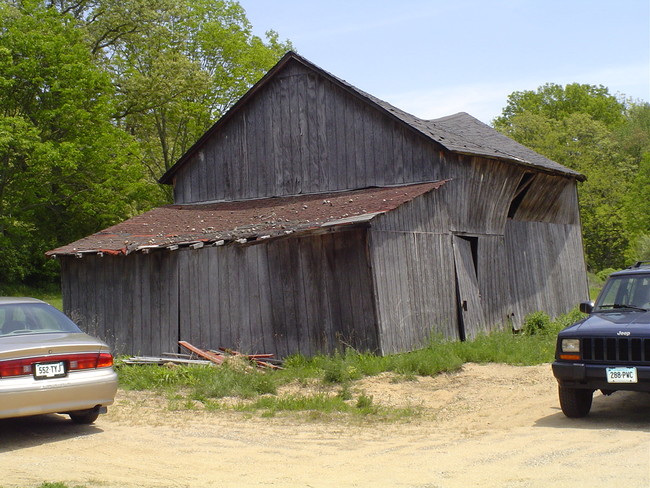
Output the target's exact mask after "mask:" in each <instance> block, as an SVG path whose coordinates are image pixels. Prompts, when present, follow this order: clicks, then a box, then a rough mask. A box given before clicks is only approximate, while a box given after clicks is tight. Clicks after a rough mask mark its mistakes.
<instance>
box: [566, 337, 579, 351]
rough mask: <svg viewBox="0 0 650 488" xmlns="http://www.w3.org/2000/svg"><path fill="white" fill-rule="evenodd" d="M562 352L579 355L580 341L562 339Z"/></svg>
mask: <svg viewBox="0 0 650 488" xmlns="http://www.w3.org/2000/svg"><path fill="white" fill-rule="evenodd" d="M562 352H568V353H579V352H580V339H562Z"/></svg>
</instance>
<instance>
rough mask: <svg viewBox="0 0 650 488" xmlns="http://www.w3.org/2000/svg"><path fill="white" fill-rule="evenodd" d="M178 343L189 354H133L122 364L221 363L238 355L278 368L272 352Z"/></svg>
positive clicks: (260, 364) (262, 366) (277, 362)
mask: <svg viewBox="0 0 650 488" xmlns="http://www.w3.org/2000/svg"><path fill="white" fill-rule="evenodd" d="M178 344H179V345H180V346H181V347H183V348H185V349H187V350H188V351H190V354H178V353H163V355H162V356H161V357H152V356H133V357H130V358H129V359H126V360H124V361H123V362H124V364H156V365H163V364H169V363H172V364H203V365H206V364H216V365H221V364H223V363H224V361H226V360H227V359H228V358H231V357H239V358H243V359H246V360H248V361H250V362H252V363H253V364H255V365H256V366H257V367H259V368H270V369H280V361H278V360H277V359H274V358H273V354H243V353H240V352H237V351H234V350H232V349H227V348H219V349H218V350H214V349H201V348H200V347H196V346H194V345H192V344H190V343H189V342H187V341H178Z"/></svg>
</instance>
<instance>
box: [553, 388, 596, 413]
mask: <svg viewBox="0 0 650 488" xmlns="http://www.w3.org/2000/svg"><path fill="white" fill-rule="evenodd" d="M558 391H559V394H560V407H562V412H563V413H564V415H566V416H567V417H569V418H580V417H585V416H586V415H587V414H588V413H589V410H591V401H592V400H593V397H594V391H593V390H585V389H581V388H567V387H565V386H560V387H559V389H558Z"/></svg>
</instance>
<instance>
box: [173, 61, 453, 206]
mask: <svg viewBox="0 0 650 488" xmlns="http://www.w3.org/2000/svg"><path fill="white" fill-rule="evenodd" d="M435 146H436V145H435V143H432V142H431V141H430V140H426V139H425V138H424V137H423V136H420V135H418V134H416V133H415V132H414V131H413V130H410V129H408V128H406V127H405V126H404V124H402V123H398V122H397V121H395V120H393V119H391V118H389V117H387V116H386V115H385V114H383V113H381V114H380V113H379V110H378V109H376V108H375V107H373V106H371V105H369V104H368V103H367V102H366V101H362V100H359V99H358V98H356V97H354V96H353V95H351V94H350V93H348V92H346V91H345V90H343V89H342V88H341V87H339V86H337V85H334V84H333V83H332V82H331V81H329V80H327V79H325V78H323V77H320V76H318V75H317V74H316V73H314V72H312V71H311V70H308V69H306V68H304V67H303V66H302V65H300V64H298V63H294V64H289V65H288V66H287V68H286V69H285V70H284V71H283V72H282V73H279V74H278V75H277V76H276V77H275V78H274V79H273V80H270V82H269V83H268V84H266V85H265V86H263V87H262V88H261V89H260V91H258V93H256V95H255V96H254V97H252V98H251V99H250V100H249V102H248V103H247V104H246V105H245V106H244V107H242V108H241V109H240V110H238V111H237V112H236V113H235V114H233V115H232V117H231V118H230V119H229V120H228V121H227V123H225V124H224V125H222V126H221V128H220V130H219V131H216V132H215V133H214V135H213V138H212V139H211V140H209V141H206V143H205V144H204V145H203V146H202V148H201V149H200V150H199V151H198V152H197V153H196V154H194V155H193V156H192V159H191V160H190V161H188V162H187V163H186V164H185V165H183V167H182V168H180V170H179V171H178V173H177V174H176V176H175V182H174V201H175V203H178V204H182V203H192V202H205V201H222V200H223V201H229V200H243V199H248V198H261V197H270V196H284V195H296V194H302V193H318V192H328V191H337V190H351V189H358V188H365V187H368V186H382V185H398V184H403V183H411V182H423V181H436V180H438V179H441V177H442V175H443V172H442V171H441V167H440V165H439V164H437V161H438V159H439V157H440V153H439V150H438V149H439V148H436V147H435Z"/></svg>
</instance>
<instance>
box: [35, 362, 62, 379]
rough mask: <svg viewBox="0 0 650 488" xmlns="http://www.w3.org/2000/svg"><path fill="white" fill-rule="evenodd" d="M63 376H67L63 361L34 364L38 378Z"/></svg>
mask: <svg viewBox="0 0 650 488" xmlns="http://www.w3.org/2000/svg"><path fill="white" fill-rule="evenodd" d="M61 376H65V365H64V364H63V361H59V362H58V363H36V364H34V378H36V379H37V380H42V379H45V378H59V377H61Z"/></svg>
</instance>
